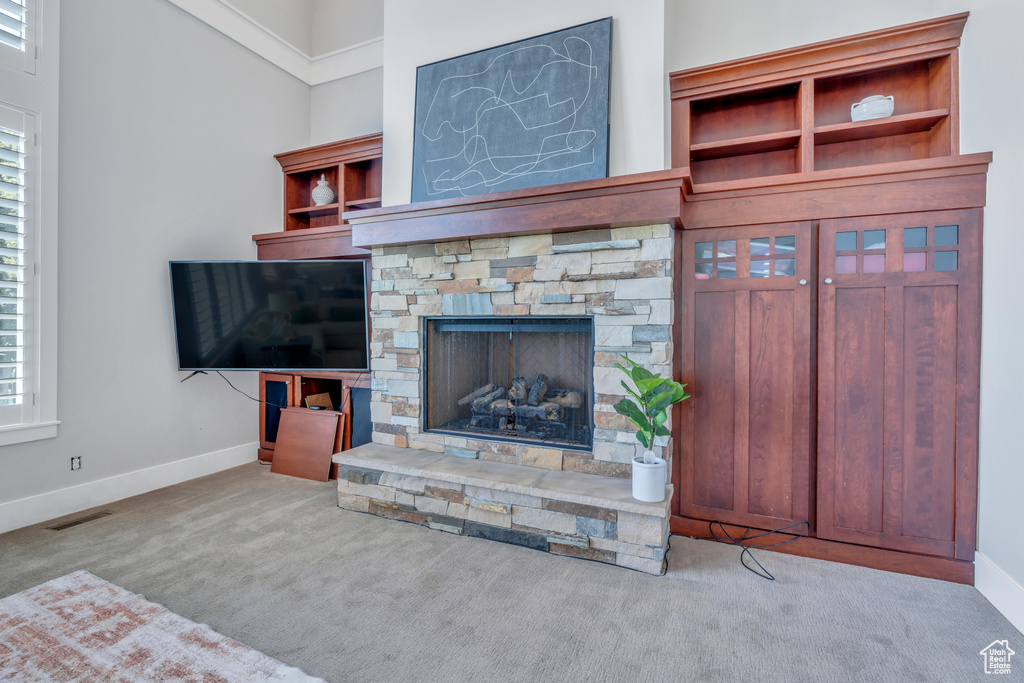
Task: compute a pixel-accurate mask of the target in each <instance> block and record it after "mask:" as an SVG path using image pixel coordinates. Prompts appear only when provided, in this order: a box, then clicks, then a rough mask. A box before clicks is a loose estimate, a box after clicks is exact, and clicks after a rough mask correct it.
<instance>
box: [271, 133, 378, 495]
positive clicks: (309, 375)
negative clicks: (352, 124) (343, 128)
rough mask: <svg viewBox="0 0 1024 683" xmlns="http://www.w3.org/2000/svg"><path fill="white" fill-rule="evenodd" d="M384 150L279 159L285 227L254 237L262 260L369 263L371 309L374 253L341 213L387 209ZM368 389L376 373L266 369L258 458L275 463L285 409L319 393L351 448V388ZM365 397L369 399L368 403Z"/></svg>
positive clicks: (371, 141) (358, 147)
mask: <svg viewBox="0 0 1024 683" xmlns="http://www.w3.org/2000/svg"><path fill="white" fill-rule="evenodd" d="M381 149H382V137H381V135H380V134H375V135H364V136H362V137H358V138H351V139H348V140H340V141H338V142H332V143H328V144H325V145H318V146H316V147H308V148H306V149H299V150H295V151H292V152H285V153H282V154H278V155H276V159H277V160H278V162H279V163H280V164H281V170H282V171H283V174H284V178H283V185H284V202H283V205H284V221H283V228H284V229H283V230H282V231H281V232H274V233H267V234H262V235H253V241H255V242H256V253H257V257H258V258H259V259H260V260H261V261H265V260H296V259H359V260H362V261H363V262H364V264H365V270H366V297H367V299H366V305H367V310H369V303H370V273H371V270H370V267H369V259H370V250H369V249H362V248H359V247H354V246H353V245H352V230H351V227H350V226H349V225H348V222H347V221H345V220H344V218H343V216H342V214H343V213H344V212H345V211H346V210H354V209H364V208H375V207H379V206H380V194H381ZM321 176H323V177H324V179H325V180H326V181H327V183H328V185H329V186H330V188H331V189H332V190H334V192H335V193H336V195H337V197H336V201H334V202H332V203H331V204H327V205H324V206H314V205H313V199H312V191H313V188H315V187H316V186H317V181H319V180H320V178H321ZM368 320H369V319H368ZM370 334H372V330H371V331H370ZM369 386H370V379H369V372H331V371H317V370H302V371H295V372H290V371H281V372H261V373H260V401H261V404H260V448H259V459H260V460H261V461H264V462H272V461H273V458H274V449H275V446H276V443H277V432H278V427H279V426H280V420H281V412H282V410H284V409H285V408H291V407H297V406H302V407H304V406H305V399H306V397H307V396H310V395H312V394H321V393H326V394H330V396H331V403H332V405H333V407H334V408H335V410H334V411H319V412H318V417H317V419H323V420H332V419H333V420H338V419H339V416H344V420H342V421H341V422H340V423H339V424H340V425H341V427H342V428H341V429H339V430H338V432H337V435H336V440H335V452H338V451H341V450H346V449H348V448H350V447H351V444H352V422H353V405H352V394H351V389H352V388H353V387H359V388H364V389H365V388H369ZM363 393H364V394H365V393H367V392H363ZM366 399H368V396H366V397H364V399H363V400H364V401H365V400H366ZM331 476H337V465H332V467H331Z"/></svg>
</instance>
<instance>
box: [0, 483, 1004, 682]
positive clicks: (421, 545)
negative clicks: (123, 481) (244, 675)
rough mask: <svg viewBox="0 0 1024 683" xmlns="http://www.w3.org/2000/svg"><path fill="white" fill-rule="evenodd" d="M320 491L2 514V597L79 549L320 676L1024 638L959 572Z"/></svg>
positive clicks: (662, 664)
mask: <svg viewBox="0 0 1024 683" xmlns="http://www.w3.org/2000/svg"><path fill="white" fill-rule="evenodd" d="M334 496H335V489H334V488H333V486H332V485H331V484H319V483H315V482H309V481H304V480H299V479H294V478H290V477H281V476H279V475H274V474H271V473H270V472H269V471H268V470H267V468H263V467H261V466H259V465H256V464H253V465H247V466H244V467H240V468H236V469H234V470H230V471H228V472H223V473H221V474H217V475H213V476H210V477H205V478H203V479H199V480H195V481H192V482H187V483H185V484H181V485H179V486H174V487H170V488H168V489H163V490H161V491H157V492H153V493H150V494H146V495H144V496H139V497H137V498H134V499H129V500H127V501H122V502H120V503H117V504H113V505H110V506H106V507H105V508H103V509H107V510H110V511H111V512H113V513H114V514H112V515H110V516H109V517H104V518H101V519H97V520H96V521H93V522H89V523H87V524H82V525H80V526H76V527H72V528H70V529H67V530H65V531H49V530H47V529H45V528H44V525H40V526H37V527H31V528H28V529H23V530H20V531H16V532H12V533H10V534H6V535H3V536H0V596H5V595H9V594H12V593H16V592H18V591H20V590H24V589H25V588H29V587H31V586H34V585H37V584H39V583H42V582H44V581H47V580H49V579H52V578H54V577H57V576H61V575H63V574H67V573H69V572H71V571H75V570H77V569H86V570H88V571H90V572H92V573H94V574H96V575H98V576H102V577H104V578H106V579H107V580H109V581H112V582H114V583H117V584H118V585H120V586H122V587H124V588H126V589H128V590H130V591H134V592H137V593H143V594H145V595H146V597H147V598H149V599H150V600H154V601H156V602H159V603H161V604H163V605H165V606H167V607H168V608H169V609H171V610H173V611H174V612H176V613H178V614H180V615H182V616H185V617H187V618H189V619H192V620H194V621H198V622H202V623H206V624H209V625H210V626H211V627H213V628H214V629H215V630H217V631H218V632H219V633H222V634H224V635H226V636H228V637H230V638H233V639H235V640H237V641H239V642H242V643H245V644H247V645H249V646H251V647H253V648H255V649H257V650H260V651H261V652H264V653H266V654H268V655H269V656H271V657H274V658H276V659H279V660H281V661H283V662H285V663H286V664H289V665H291V666H297V667H299V668H301V669H303V670H304V671H305V672H307V673H308V674H310V675H314V676H320V677H322V678H324V679H326V680H329V681H336V682H340V681H364V680H378V681H464V680H474V681H673V682H679V681H729V682H733V681H778V682H780V683H783V682H785V683H789V682H792V681H843V682H844V683H846V682H848V681H958V682H959V681H972V680H979V681H983V680H990V679H991V677H990V676H988V677H986V676H985V674H984V673H983V669H982V666H983V662H982V658H981V656H980V655H979V654H978V653H979V651H980V650H981V649H982V648H983V647H985V646H986V645H988V644H989V643H991V642H992V641H994V640H1002V639H1008V640H1009V645H1010V647H1011V648H1012V649H1013V650H1015V651H1017V652H1024V639H1022V637H1021V634H1020V633H1018V632H1017V631H1015V630H1014V629H1013V627H1012V626H1010V624H1009V623H1008V622H1007V621H1006V620H1005V619H1003V618H1002V616H1001V615H1000V614H999V613H998V612H997V611H996V610H995V609H994V608H993V607H992V606H991V605H990V604H989V603H988V602H987V601H986V600H985V599H984V598H983V597H982V596H981V595H980V594H979V593H978V592H977V591H976V590H975V589H974V588H972V587H970V586H960V585H956V584H950V583H944V582H940V581H934V580H930V579H921V578H916V577H908V576H902V575H898V574H890V573H887V572H879V571H875V570H871V569H864V568H860V567H850V566H846V565H839V564H833V563H829V562H824V561H819V560H809V559H805V558H799V557H791V556H787V555H782V554H774V553H761V554H760V555H759V557H760V558H761V561H762V562H764V563H765V566H766V567H767V568H768V569H769V570H770V571H771V572H772V573H774V574H775V576H776V577H777V578H778V580H777V581H775V582H769V581H765V580H763V579H760V578H758V577H756V576H754V575H753V574H751V573H750V572H748V571H747V570H745V569H743V568H742V567H741V566H740V564H739V560H738V551H737V550H736V549H735V548H730V547H727V546H722V545H717V544H714V543H711V542H706V541H694V540H689V539H682V538H678V537H677V538H674V539H673V550H672V551H671V552H670V554H669V572H668V574H666V575H665V576H663V577H655V576H648V575H645V574H640V573H638V572H632V571H629V570H624V569H620V568H616V567H612V566H609V565H605V564H599V563H592V562H586V561H583V560H577V559H572V558H564V557H557V556H553V555H548V554H545V553H540V552H536V551H532V550H527V549H524V548H518V547H515V546H508V545H503V544H499V543H494V542H491V541H485V540H482V539H476V538H463V537H455V536H450V535H448V534H444V533H442V532H438V531H432V530H429V529H426V528H424V527H419V526H415V525H411V524H404V523H401V522H395V521H391V520H386V519H381V518H378V517H372V516H368V515H362V514H359V513H354V512H348V511H343V510H339V509H338V508H337V507H335V505H334V502H335V500H334ZM1014 664H1015V667H1014V672H1013V674H1012V676H1011V677H1007V678H1006V679H1005V680H1015V679H1016V678H1021V677H1024V676H1022V674H1024V663H1022V664H1021V665H1020V666H1019V667H1017V666H1016V662H1015V663H1014ZM1014 677H1016V678H1014Z"/></svg>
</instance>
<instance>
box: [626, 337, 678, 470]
mask: <svg viewBox="0 0 1024 683" xmlns="http://www.w3.org/2000/svg"><path fill="white" fill-rule="evenodd" d="M622 358H623V359H625V361H626V362H627V363H628V364H629V368H628V369H627V368H626V367H624V366H622V365H621V364H619V363H616V364H615V367H617V368H618V369H619V370H622V372H624V373H625V374H626V376H628V377H629V378H630V379H631V380H633V384H634V385H636V391H633V389H630V388H629V385H628V384H626V382H625V381H623V382H622V386H623V387H624V388H625V389H626V391H627V392H628V393H629V395H630V396H632V397H633V399H636V400H633V399H629V398H624V399H622V400H621V401H619V402H618V403H616V404H615V406H614V407H615V412H617V413H618V414H619V415H623V416H625V417H626V419H628V420H629V421H630V422H632V423H633V424H634V425H635V426H636V440H637V441H639V442H640V444H641V445H642V446H643V447H644V448H646V449H648V451H650V449H651V447H652V446H653V445H654V438H655V437H657V436H668V435H669V431H668V427H666V426H665V421H666V420H667V419H668V409H669V407H671V406H672V405H673V404H676V403H679V402H680V401H682V400H684V399H687V398H690V394H688V393H686V385H685V384H680V383H679V382H674V381H672V380H670V379H667V378H665V377H662V376H661V375H656V374H654V373H653V372H651V371H650V370H647V369H645V368H643V367H641V366H640V365H637V364H636V363H634V362H633V361H632V360H630V359H629V356H626V355H623V356H622ZM644 462H653V461H652V460H650V458H649V456H648V455H647V454H646V453H645V454H644Z"/></svg>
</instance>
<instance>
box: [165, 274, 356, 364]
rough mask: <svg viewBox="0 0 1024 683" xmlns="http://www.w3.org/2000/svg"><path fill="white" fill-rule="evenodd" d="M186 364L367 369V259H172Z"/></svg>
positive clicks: (178, 328)
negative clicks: (365, 261) (365, 262)
mask: <svg viewBox="0 0 1024 683" xmlns="http://www.w3.org/2000/svg"><path fill="white" fill-rule="evenodd" d="M170 266H171V295H172V307H173V309H174V333H175V339H176V342H177V349H178V369H180V370H312V369H316V370H364V371H365V370H368V369H369V354H368V353H367V351H368V349H369V343H368V339H367V330H368V325H367V311H366V270H365V268H366V266H365V264H364V262H363V261H172V262H171V264H170Z"/></svg>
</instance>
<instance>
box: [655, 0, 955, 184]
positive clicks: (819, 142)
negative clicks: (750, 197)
mask: <svg viewBox="0 0 1024 683" xmlns="http://www.w3.org/2000/svg"><path fill="white" fill-rule="evenodd" d="M966 20H967V15H966V14H961V15H954V16H951V17H943V18H941V19H936V20H932V21H929V22H919V23H918V24H913V25H909V26H906V27H898V28H896V29H886V30H883V31H877V32H874V33H872V34H863V36H861V39H860V40H858V41H856V42H846V43H844V42H842V41H830V42H826V43H819V44H816V45H811V46H806V48H802V49H801V50H799V51H795V50H794V51H785V50H784V51H780V52H777V53H770V54H768V55H759V56H758V57H756V58H751V59H746V60H735V61H733V62H726V63H723V64H716V65H712V66H707V67H699V68H696V69H689V70H686V71H678V72H675V73H673V74H671V75H670V82H671V89H672V165H673V166H675V167H684V166H689V167H690V171H691V174H692V178H693V183H694V185H702V186H703V185H714V184H717V183H730V184H731V185H741V184H742V181H744V180H753V179H762V178H771V177H775V176H790V175H794V174H815V173H818V172H822V171H834V170H836V169H847V168H851V169H852V168H858V167H863V166H871V165H876V164H891V163H898V162H907V161H918V160H922V159H931V158H935V157H946V156H952V155H956V154H958V153H959V149H958V136H959V122H958V120H957V117H956V114H955V112H957V111H958V109H959V103H958V101H957V93H958V88H957V54H956V49H957V47H958V45H959V39H960V33H961V32H962V30H963V25H964V23H965V22H966ZM870 95H883V96H889V95H891V96H893V98H894V102H895V111H894V112H893V114H892V115H891V116H888V117H885V118H880V119H873V120H869V121H859V122H854V121H852V120H851V116H850V107H851V105H853V104H855V103H857V102H859V101H861V100H862V99H863V98H865V97H868V96H870ZM810 179H812V178H811V177H808V180H810ZM780 180H781V179H780Z"/></svg>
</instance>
